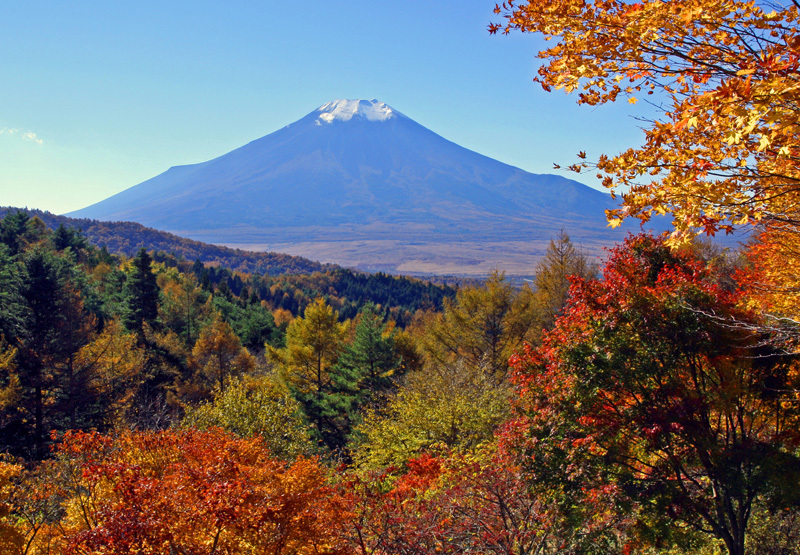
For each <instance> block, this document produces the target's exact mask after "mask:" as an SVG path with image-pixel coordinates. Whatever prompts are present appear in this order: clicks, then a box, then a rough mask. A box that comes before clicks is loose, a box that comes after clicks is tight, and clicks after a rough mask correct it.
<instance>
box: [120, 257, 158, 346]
mask: <svg viewBox="0 0 800 555" xmlns="http://www.w3.org/2000/svg"><path fill="white" fill-rule="evenodd" d="M159 294H160V290H159V288H158V283H157V282H156V276H155V274H154V273H153V270H152V259H151V258H150V255H149V254H147V251H146V250H145V249H143V248H142V249H139V253H138V254H137V255H136V256H135V257H134V258H133V265H132V266H131V270H130V273H129V274H128V277H127V280H126V282H125V289H124V302H123V307H122V323H123V324H124V325H125V327H126V328H127V329H128V330H130V331H133V332H136V333H137V334H138V335H139V337H140V338H141V337H143V335H144V324H145V323H147V324H150V325H153V324H154V323H155V321H156V318H158V299H159Z"/></svg>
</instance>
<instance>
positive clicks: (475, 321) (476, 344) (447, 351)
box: [419, 272, 539, 378]
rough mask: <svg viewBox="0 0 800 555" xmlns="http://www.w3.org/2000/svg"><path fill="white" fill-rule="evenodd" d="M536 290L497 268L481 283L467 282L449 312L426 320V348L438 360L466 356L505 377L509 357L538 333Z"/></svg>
mask: <svg viewBox="0 0 800 555" xmlns="http://www.w3.org/2000/svg"><path fill="white" fill-rule="evenodd" d="M536 322H537V313H536V307H535V304H534V295H533V292H532V291H531V289H530V287H528V286H527V285H525V286H523V287H522V288H521V289H515V287H514V286H513V285H512V284H511V283H510V282H509V281H508V280H507V279H506V278H505V276H504V275H503V274H502V273H500V272H494V273H492V275H491V276H490V277H489V279H487V280H486V283H485V284H484V285H483V286H480V287H464V288H462V289H460V290H459V291H458V294H457V295H456V299H455V300H454V301H450V300H448V299H446V300H445V305H444V312H443V313H442V314H437V315H434V316H432V317H431V320H430V321H429V322H426V323H424V324H423V329H422V333H421V337H420V339H419V346H420V349H421V350H422V351H423V353H424V354H425V356H426V358H427V359H428V360H429V361H430V362H431V363H432V364H434V365H442V364H445V365H447V364H453V363H454V362H456V361H457V360H461V361H462V363H463V364H467V365H469V366H471V367H473V368H483V369H484V370H485V371H486V372H488V373H490V374H492V375H494V376H497V377H499V378H502V377H503V376H504V375H505V373H506V370H507V369H508V358H509V357H510V356H511V355H512V354H513V353H514V351H516V350H518V349H520V348H521V347H522V345H523V343H524V342H525V341H530V340H532V339H534V338H535V337H537V335H538V331H539V330H537V329H536V325H535V324H536Z"/></svg>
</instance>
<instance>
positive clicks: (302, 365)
mask: <svg viewBox="0 0 800 555" xmlns="http://www.w3.org/2000/svg"><path fill="white" fill-rule="evenodd" d="M346 334H347V325H346V324H344V323H341V322H339V314H338V312H336V311H335V310H333V308H332V307H331V306H330V305H328V304H327V303H326V302H325V300H324V299H322V298H318V299H317V300H316V301H314V302H313V303H311V304H309V305H308V306H307V307H306V309H305V311H304V312H303V317H302V318H296V319H295V320H292V322H291V323H290V324H289V327H288V328H287V329H286V347H284V348H281V349H276V348H274V347H272V346H270V345H267V346H266V347H267V356H268V357H269V358H270V359H271V360H272V361H273V362H275V363H276V364H277V365H278V368H279V371H280V373H281V376H282V378H283V379H284V381H285V382H286V384H287V386H288V387H289V390H290V391H291V392H292V395H293V396H294V397H295V398H296V399H297V400H298V402H299V403H300V404H301V405H302V407H303V412H304V413H305V415H306V417H307V418H308V420H309V421H310V422H311V423H312V424H314V426H315V429H316V431H317V434H318V436H319V439H320V440H321V441H322V442H323V443H325V445H326V446H327V447H328V448H330V449H339V448H341V447H342V446H341V445H339V443H338V442H337V438H339V437H340V434H339V432H338V429H337V428H336V426H335V425H334V424H333V422H332V417H334V416H335V415H336V413H337V411H335V410H332V408H331V407H330V406H329V402H328V401H329V398H328V397H329V394H330V393H331V392H332V391H333V381H332V378H331V369H332V368H333V366H334V365H335V364H336V361H337V360H338V358H339V354H340V353H341V349H342V345H343V342H344V339H345V336H346Z"/></svg>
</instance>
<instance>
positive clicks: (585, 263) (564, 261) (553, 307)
mask: <svg viewBox="0 0 800 555" xmlns="http://www.w3.org/2000/svg"><path fill="white" fill-rule="evenodd" d="M596 274H597V267H596V265H594V264H592V263H590V262H589V260H587V258H586V257H585V256H584V255H583V254H582V253H581V252H580V251H579V250H578V249H577V248H576V247H575V245H574V244H573V243H572V241H571V240H570V238H569V235H567V234H566V233H565V232H564V231H561V232H560V233H559V234H558V237H556V238H554V239H550V245H549V246H548V247H547V252H546V253H545V255H544V258H543V259H542V260H541V262H539V265H538V266H537V267H536V276H535V277H534V280H533V281H534V288H535V292H534V299H535V304H536V309H537V311H538V315H539V320H538V321H537V326H538V328H539V329H550V328H552V327H553V324H554V323H555V321H556V317H558V316H559V315H560V314H561V312H562V310H563V309H564V306H565V305H566V304H567V298H568V296H569V287H570V280H569V277H570V276H575V277H579V278H590V277H594V276H595V275H596Z"/></svg>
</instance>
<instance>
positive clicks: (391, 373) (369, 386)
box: [332, 304, 402, 412]
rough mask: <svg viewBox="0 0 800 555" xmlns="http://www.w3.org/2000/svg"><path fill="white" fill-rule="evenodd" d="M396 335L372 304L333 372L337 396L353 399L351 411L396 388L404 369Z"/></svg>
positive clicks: (367, 308)
mask: <svg viewBox="0 0 800 555" xmlns="http://www.w3.org/2000/svg"><path fill="white" fill-rule="evenodd" d="M401 362H402V361H401V359H400V357H399V356H398V354H397V351H396V349H395V345H394V333H393V332H392V331H389V329H388V326H387V325H386V324H384V322H383V318H381V316H380V315H379V314H377V312H376V311H375V307H374V305H372V304H368V305H366V306H365V307H364V308H363V309H362V310H361V312H360V314H359V317H358V323H357V324H356V328H355V333H354V337H353V342H352V343H350V344H349V345H347V346H346V347H345V348H344V350H343V351H342V354H341V355H340V356H339V360H338V361H337V363H336V366H335V367H334V370H333V373H332V375H333V381H334V385H335V393H336V394H338V395H344V396H348V397H350V398H351V401H350V404H351V408H350V409H349V410H348V412H352V411H353V410H354V409H358V408H360V407H363V406H364V405H367V404H369V403H370V402H371V401H372V400H373V399H375V398H376V397H379V396H381V395H383V394H386V393H388V392H389V391H391V390H392V389H393V388H394V385H395V377H396V373H397V371H398V370H400V369H401Z"/></svg>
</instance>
